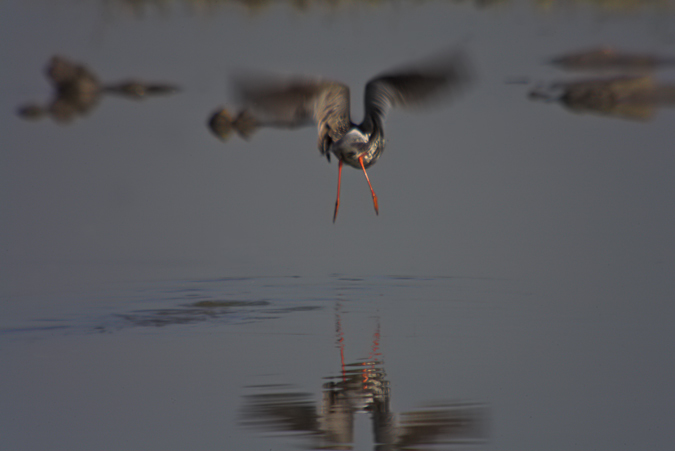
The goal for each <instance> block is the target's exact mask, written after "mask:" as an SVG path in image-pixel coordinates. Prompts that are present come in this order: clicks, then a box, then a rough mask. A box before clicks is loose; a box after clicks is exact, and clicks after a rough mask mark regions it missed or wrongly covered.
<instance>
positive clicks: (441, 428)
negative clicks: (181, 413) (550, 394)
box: [242, 305, 486, 451]
mask: <svg viewBox="0 0 675 451" xmlns="http://www.w3.org/2000/svg"><path fill="white" fill-rule="evenodd" d="M336 331H337V336H338V338H337V341H338V346H339V348H340V357H341V361H342V365H341V367H342V371H341V374H340V375H338V376H334V377H328V378H326V379H327V380H328V381H327V382H325V383H324V384H323V391H322V397H321V403H320V405H318V406H317V405H316V404H315V403H314V402H313V401H312V396H311V395H309V394H306V393H298V392H289V391H287V390H285V388H286V387H284V386H276V387H270V386H265V387H254V388H257V389H265V390H266V391H267V393H261V394H254V395H249V396H247V397H246V401H245V404H244V407H243V409H242V417H243V422H244V424H247V425H250V426H257V427H259V428H262V429H265V430H271V431H277V432H292V433H297V434H301V435H302V436H303V437H305V438H306V439H307V440H308V443H307V447H308V448H310V449H339V450H351V449H353V448H354V446H355V444H354V421H355V416H356V415H357V414H367V415H369V417H370V420H371V423H372V432H373V442H374V449H375V450H378V451H386V450H418V449H438V448H439V447H441V446H444V447H447V446H449V445H454V444H464V445H467V444H472V443H474V444H477V443H482V442H483V441H484V439H485V438H486V407H485V406H483V405H480V404H476V403H461V402H455V403H437V404H435V405H430V406H428V407H425V408H421V409H417V410H413V411H410V412H404V413H402V414H399V415H396V414H395V413H394V412H393V411H392V410H391V403H390V400H391V387H390V384H389V381H388V380H387V375H386V372H385V370H384V363H383V361H382V359H381V354H380V352H379V338H380V333H379V324H378V326H377V329H376V331H375V333H374V337H373V347H372V351H371V355H370V356H369V358H367V359H365V360H363V361H360V362H357V363H352V364H348V365H345V364H344V340H343V337H342V329H341V327H340V315H339V305H338V307H337V309H336ZM273 388H274V389H275V390H272V389H273Z"/></svg>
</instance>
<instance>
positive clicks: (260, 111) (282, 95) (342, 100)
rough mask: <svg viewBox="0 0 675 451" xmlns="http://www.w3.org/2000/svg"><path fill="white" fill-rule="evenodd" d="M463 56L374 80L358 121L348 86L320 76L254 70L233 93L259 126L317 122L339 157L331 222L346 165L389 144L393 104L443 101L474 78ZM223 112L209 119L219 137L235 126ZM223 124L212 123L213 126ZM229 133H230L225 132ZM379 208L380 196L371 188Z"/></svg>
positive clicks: (321, 143)
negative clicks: (263, 73)
mask: <svg viewBox="0 0 675 451" xmlns="http://www.w3.org/2000/svg"><path fill="white" fill-rule="evenodd" d="M468 67H469V65H468V63H467V58H466V56H464V54H462V53H459V52H456V53H452V54H444V55H443V56H440V57H436V58H433V59H430V60H428V61H426V62H424V63H421V64H418V65H414V66H407V67H403V68H400V69H398V70H392V71H389V72H387V73H384V74H381V75H379V76H376V77H374V78H373V79H371V80H370V81H369V82H368V83H367V84H366V88H365V95H364V102H365V110H364V113H365V114H364V119H363V121H362V122H361V123H360V124H355V123H354V122H353V121H352V118H351V115H350V93H349V87H347V86H346V85H345V84H342V83H339V82H336V81H332V80H326V79H321V78H301V77H296V78H292V79H285V80H283V79H279V78H273V77H260V76H255V75H251V74H247V75H246V76H240V77H238V78H236V79H235V80H234V86H235V94H236V95H237V97H238V100H239V102H240V103H241V104H242V105H243V106H244V109H245V111H248V112H250V113H251V114H252V116H253V117H255V118H256V120H257V126H264V125H270V126H277V127H278V126H283V127H297V126H303V125H309V124H312V123H314V124H316V126H317V128H318V142H317V147H318V148H319V152H321V154H322V155H323V156H325V157H326V158H327V159H328V161H330V158H331V154H333V155H334V156H335V157H336V158H337V159H338V161H339V173H338V196H337V200H336V205H335V213H334V216H333V220H335V217H336V216H337V209H338V205H339V201H340V192H339V190H340V177H341V173H342V172H341V171H342V164H343V163H346V164H348V165H349V166H352V167H354V168H357V169H362V170H363V171H364V174H365V175H366V180H368V185H369V186H370V180H369V179H368V174H367V173H366V168H368V167H370V166H372V165H373V164H375V162H376V161H377V160H378V159H379V158H380V156H381V155H382V152H383V150H384V147H385V135H384V123H385V119H386V117H387V114H388V113H389V112H390V110H391V109H392V108H398V107H415V106H423V105H428V104H430V103H433V102H434V101H440V100H441V99H443V98H444V97H446V96H447V95H448V94H452V93H454V92H456V91H458V90H459V89H460V88H462V87H464V86H466V85H467V83H468V82H469V81H470V78H471V77H470V75H469V69H468ZM223 111H225V110H220V111H219V112H216V113H215V114H214V115H213V116H212V117H211V120H210V122H209V126H210V127H211V129H212V130H213V131H214V133H215V134H216V135H218V136H219V137H221V138H225V137H226V136H227V134H229V130H230V129H231V128H234V129H237V127H236V124H234V123H232V127H229V124H226V125H227V126H225V127H223V126H222V125H223V124H222V122H223V121H224V120H225V121H226V119H227V118H228V117H230V116H229V114H224V113H223ZM216 123H217V124H218V125H219V127H218V128H216V127H214V124H216ZM225 132H227V133H225ZM370 190H371V194H372V196H373V203H374V206H375V211H376V212H378V206H377V196H376V195H375V192H374V191H373V189H372V186H370Z"/></svg>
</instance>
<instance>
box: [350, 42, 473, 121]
mask: <svg viewBox="0 0 675 451" xmlns="http://www.w3.org/2000/svg"><path fill="white" fill-rule="evenodd" d="M468 67H469V65H468V62H467V59H466V57H465V56H464V55H463V54H461V53H455V54H453V55H450V56H445V57H443V58H437V59H434V60H432V61H429V62H427V63H425V64H420V65H418V66H411V67H408V68H403V69H400V70H396V71H392V72H389V73H385V74H383V75H380V76H377V77H375V78H373V79H372V80H370V81H369V82H368V84H367V85H366V92H365V119H364V123H363V128H364V131H367V132H370V131H372V130H373V128H380V129H382V127H383V126H384V120H385V118H386V115H387V113H388V112H389V110H390V109H391V108H394V107H412V106H422V105H427V104H429V103H432V102H434V101H440V100H442V99H444V98H445V97H447V95H448V94H452V93H454V92H456V91H458V90H459V89H461V88H462V87H464V86H465V85H467V84H468V82H469V81H470V78H471V77H470V75H469V69H468Z"/></svg>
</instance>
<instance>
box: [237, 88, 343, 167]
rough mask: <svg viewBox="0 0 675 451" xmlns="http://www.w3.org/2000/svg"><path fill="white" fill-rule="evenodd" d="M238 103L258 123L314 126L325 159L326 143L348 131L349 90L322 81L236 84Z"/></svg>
mask: <svg viewBox="0 0 675 451" xmlns="http://www.w3.org/2000/svg"><path fill="white" fill-rule="evenodd" d="M236 86H237V90H238V92H237V94H238V96H239V97H240V101H241V102H242V103H243V104H244V105H245V106H246V108H248V109H250V111H251V112H252V114H254V115H255V116H256V117H257V118H259V119H261V120H263V121H264V120H268V121H274V122H276V123H277V124H279V123H283V124H285V125H287V126H290V127H292V126H300V125H309V124H311V123H316V124H317V125H318V129H319V150H320V151H321V153H322V154H324V155H328V153H327V152H328V148H329V146H330V143H331V142H333V141H336V140H338V139H340V138H341V137H342V136H343V135H344V134H345V133H347V130H348V129H349V125H350V120H349V88H348V87H347V86H345V85H343V84H341V83H336V82H332V81H326V80H310V79H298V78H296V79H291V80H285V81H284V80H281V81H280V80H278V79H277V80H269V79H268V80H261V79H257V80H256V79H253V78H250V77H249V78H248V79H247V80H246V81H240V82H238V83H236Z"/></svg>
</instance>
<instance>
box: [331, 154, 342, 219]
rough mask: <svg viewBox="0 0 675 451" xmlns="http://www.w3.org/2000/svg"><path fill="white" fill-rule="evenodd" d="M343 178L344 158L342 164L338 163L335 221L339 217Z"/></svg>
mask: <svg viewBox="0 0 675 451" xmlns="http://www.w3.org/2000/svg"><path fill="white" fill-rule="evenodd" d="M341 180H342V160H340V164H339V165H338V192H337V199H335V213H333V222H335V219H336V218H337V212H338V207H339V206H340V181H341Z"/></svg>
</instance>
